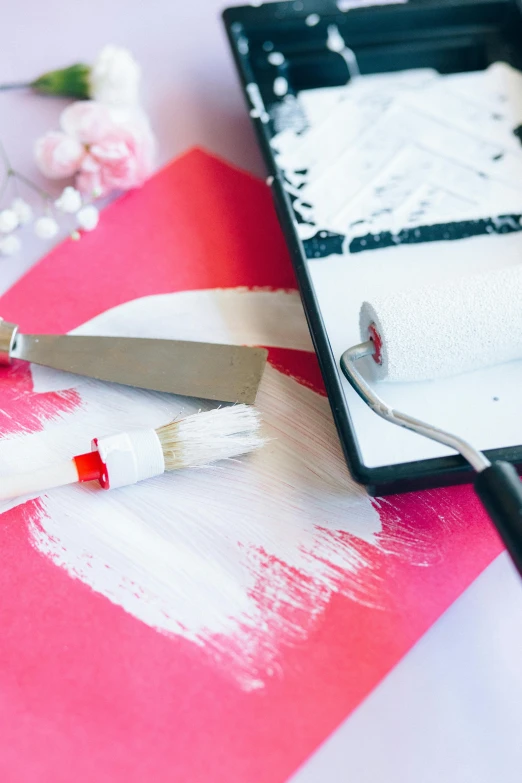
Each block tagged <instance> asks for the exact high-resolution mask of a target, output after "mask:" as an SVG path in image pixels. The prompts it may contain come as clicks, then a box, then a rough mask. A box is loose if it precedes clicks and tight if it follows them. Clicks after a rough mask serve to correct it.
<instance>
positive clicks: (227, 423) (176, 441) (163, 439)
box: [156, 405, 265, 470]
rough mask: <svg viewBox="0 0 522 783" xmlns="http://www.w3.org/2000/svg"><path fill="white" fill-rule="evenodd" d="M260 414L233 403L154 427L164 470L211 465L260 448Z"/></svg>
mask: <svg viewBox="0 0 522 783" xmlns="http://www.w3.org/2000/svg"><path fill="white" fill-rule="evenodd" d="M260 427H261V417H260V415H259V413H258V411H257V410H256V409H255V408H252V407H250V406H249V405H232V406H230V407H227V408H216V409H214V410H211V411H206V412H203V413H196V414H194V415H193V416H187V418H186V419H180V420H179V421H173V422H171V423H170V424H166V425H165V426H164V427H160V428H159V429H158V430H156V433H157V435H158V438H159V440H160V443H161V447H162V449H163V456H164V458H165V469H166V470H179V469H180V468H194V467H198V466H203V465H210V464H211V463H213V462H217V461H218V460H222V459H231V458H232V457H239V456H240V455H242V454H248V453H249V452H251V451H255V450H256V449H259V448H261V446H263V445H264V443H265V440H264V439H263V438H262V437H261V435H260V434H259V430H260Z"/></svg>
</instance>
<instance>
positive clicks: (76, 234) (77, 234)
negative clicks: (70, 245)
mask: <svg viewBox="0 0 522 783" xmlns="http://www.w3.org/2000/svg"><path fill="white" fill-rule="evenodd" d="M71 239H72V240H73V241H74V242H77V241H78V240H79V239H81V234H80V232H79V231H76V229H75V230H74V231H71Z"/></svg>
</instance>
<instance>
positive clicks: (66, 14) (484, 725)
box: [0, 0, 522, 783]
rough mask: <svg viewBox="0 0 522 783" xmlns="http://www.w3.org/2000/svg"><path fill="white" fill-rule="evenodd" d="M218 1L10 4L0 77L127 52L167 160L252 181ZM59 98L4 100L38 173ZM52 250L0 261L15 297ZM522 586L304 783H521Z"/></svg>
mask: <svg viewBox="0 0 522 783" xmlns="http://www.w3.org/2000/svg"><path fill="white" fill-rule="evenodd" d="M222 5H223V3H222V2H220V1H219V0H189V1H188V2H183V3H181V2H179V0H148V2H145V0H90V2H86V1H85V0H70V2H66V1H65V0H45V2H39V1H38V0H19V1H18V2H10V3H3V7H2V25H1V28H2V29H1V46H0V80H1V81H11V80H17V81H18V80H20V79H22V80H23V79H31V78H33V77H34V76H36V75H37V74H39V73H40V72H42V71H45V70H48V69H50V68H53V67H60V66H62V65H66V64H69V63H71V62H75V61H78V60H84V61H89V60H91V59H92V58H93V56H94V55H95V54H96V52H97V51H98V49H99V48H100V47H101V46H102V45H103V44H105V43H117V44H122V45H125V46H128V47H129V48H131V49H132V50H133V52H134V54H135V55H136V57H137V58H138V59H139V60H140V62H141V63H142V66H143V73H144V89H143V96H144V103H145V106H146V108H147V110H148V111H149V113H150V116H151V119H152V123H153V125H154V127H155V130H156V133H157V136H158V140H159V163H164V162H165V161H167V160H168V159H170V158H171V157H173V156H174V155H176V154H177V153H179V152H181V151H183V150H185V149H186V148H187V147H189V146H192V145H194V144H202V145H204V146H206V147H207V148H209V149H210V150H212V151H214V152H216V153H218V154H220V155H222V156H224V157H225V158H227V159H228V160H229V161H231V162H233V163H236V164H238V165H239V166H242V167H244V168H247V169H249V170H250V171H252V172H254V173H256V174H262V173H263V165H262V162H261V158H260V155H259V153H258V150H257V148H256V145H255V141H254V136H253V132H252V130H251V127H250V124H249V119H248V116H247V112H246V111H245V106H244V103H243V98H242V95H241V93H240V90H239V86H238V81H237V78H236V75H235V72H234V68H233V64H232V60H231V56H230V54H229V51H228V46H227V43H226V39H225V34H224V31H223V27H222V24H221V20H220V18H219V14H220V11H221V8H222ZM62 105H63V104H62V102H61V101H59V100H54V99H46V98H38V97H35V96H32V95H30V94H28V93H11V94H6V93H3V94H0V140H1V141H2V142H3V144H4V145H5V147H6V149H7V151H8V154H9V156H10V158H11V160H12V162H13V164H14V165H15V166H16V167H18V168H20V169H21V170H22V171H24V172H25V173H27V174H28V175H30V176H33V177H35V178H36V177H37V174H36V172H35V169H34V165H33V163H32V155H31V147H32V143H33V141H34V139H35V138H36V137H37V136H38V135H39V134H40V133H41V132H43V131H45V130H47V129H49V128H51V127H55V126H56V124H57V118H58V114H59V111H60V107H61V106H62ZM47 249H48V246H47V245H45V243H42V242H41V241H39V240H38V241H36V240H33V241H32V240H30V239H26V240H24V249H23V252H22V254H21V255H20V256H18V257H16V258H13V259H9V260H5V259H2V260H0V292H3V291H5V290H6V289H7V288H8V287H9V286H10V285H11V284H12V283H13V282H14V281H15V280H16V279H17V278H18V277H19V276H20V275H21V274H22V273H23V271H25V270H26V269H27V268H29V266H30V265H31V264H32V263H34V262H35V261H36V260H37V259H38V258H39V257H40V256H42V255H43V254H44V253H45V252H46V250H47ZM521 661H522V587H521V584H520V582H519V580H518V578H517V577H516V576H515V574H514V572H513V570H512V568H511V565H510V564H509V562H508V560H507V558H506V557H505V556H502V557H500V558H499V559H498V560H497V561H495V562H494V563H493V564H492V566H491V567H490V568H489V569H488V570H487V571H486V572H485V573H484V574H483V575H482V576H481V577H480V579H479V580H477V582H476V583H475V584H474V585H472V587H471V588H470V589H469V590H468V591H467V592H466V593H465V595H464V596H463V597H462V598H461V599H459V600H458V601H457V602H456V603H455V604H454V605H453V606H452V607H451V609H450V610H449V611H448V612H447V613H446V614H445V615H444V616H443V617H442V618H441V619H440V620H439V622H438V623H437V624H436V625H435V626H434V627H433V628H432V629H431V630H430V632H429V633H428V634H426V636H425V637H424V638H423V639H422V640H421V641H420V642H419V644H418V645H417V646H416V647H415V648H414V650H413V651H412V652H411V653H410V654H409V655H408V656H406V658H405V659H404V660H403V661H402V662H401V664H399V666H398V667H397V668H396V669H395V670H394V671H393V672H392V673H391V675H390V676H389V677H388V678H387V679H386V680H385V681H384V682H383V683H382V684H381V685H380V686H379V687H378V688H377V689H376V691H375V692H374V693H373V694H372V696H371V697H370V698H369V699H368V700H367V701H366V702H365V703H364V704H363V705H362V707H361V708H359V710H358V711H357V712H356V713H355V715H354V716H352V718H350V720H349V721H347V723H346V724H345V725H344V726H343V727H341V728H340V729H339V731H338V732H337V733H336V734H335V735H334V736H333V738H332V739H331V741H330V742H329V743H327V744H326V745H325V746H324V747H323V749H321V750H320V751H319V752H318V753H317V754H316V756H315V757H314V758H313V759H312V760H311V762H309V763H308V764H307V765H306V767H305V768H303V770H302V771H301V772H299V773H298V774H297V776H296V778H295V783H298V782H299V783H312V781H313V782H315V781H321V782H322V783H333V782H334V781H335V783H337V781H339V782H340V781H346V780H348V779H350V780H353V781H354V783H376V781H378V780H386V781H387V783H395V781H397V783H399V781H400V783H431V781H433V782H434V783H435V781H437V783H439V781H445V783H451V782H453V781H455V783H457V781H458V783H465V782H467V781H470V782H471V781H473V783H494V782H495V781H500V780H501V781H503V783H515V781H516V783H518V782H519V780H520V769H521V766H522V742H521V741H520V733H519V727H520V726H521V725H522V664H521Z"/></svg>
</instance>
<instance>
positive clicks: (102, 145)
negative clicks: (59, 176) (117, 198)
mask: <svg viewBox="0 0 522 783" xmlns="http://www.w3.org/2000/svg"><path fill="white" fill-rule="evenodd" d="M153 146H154V145H153V140H152V135H151V134H150V131H149V132H145V130H144V129H143V128H138V127H134V126H124V125H115V126H114V127H113V129H112V131H111V133H108V134H107V135H106V136H105V138H103V139H101V140H100V141H98V142H96V144H92V145H91V146H90V147H89V150H88V153H87V155H86V156H85V157H84V159H83V160H82V163H81V166H80V172H79V174H78V176H77V177H76V187H77V188H78V190H80V191H81V192H82V193H89V194H91V193H93V192H98V193H100V195H101V194H104V193H109V192H110V191H111V190H115V189H117V190H129V189H130V188H136V187H139V186H140V185H143V183H144V182H145V180H146V179H147V177H148V175H149V174H150V173H151V170H152V163H153Z"/></svg>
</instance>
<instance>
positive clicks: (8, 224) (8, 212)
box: [0, 209, 18, 234]
mask: <svg viewBox="0 0 522 783" xmlns="http://www.w3.org/2000/svg"><path fill="white" fill-rule="evenodd" d="M17 226H18V216H17V214H16V212H15V211H14V210H13V209H3V210H2V211H1V212H0V231H1V232H2V234H8V233H9V232H10V231H14V229H15V228H16V227H17Z"/></svg>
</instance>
